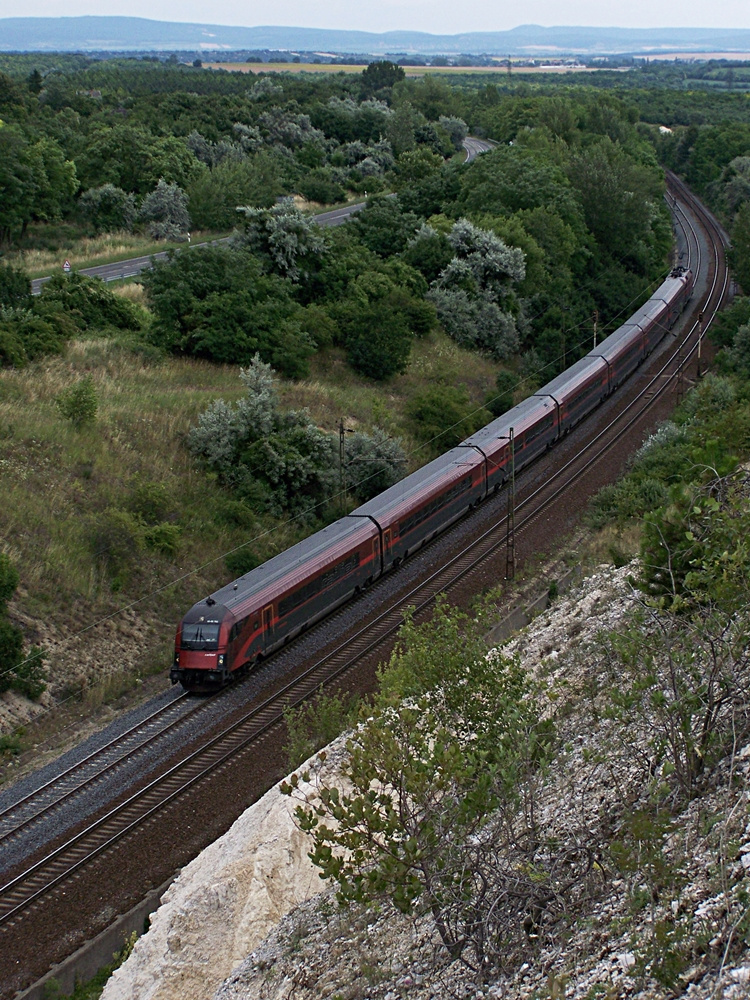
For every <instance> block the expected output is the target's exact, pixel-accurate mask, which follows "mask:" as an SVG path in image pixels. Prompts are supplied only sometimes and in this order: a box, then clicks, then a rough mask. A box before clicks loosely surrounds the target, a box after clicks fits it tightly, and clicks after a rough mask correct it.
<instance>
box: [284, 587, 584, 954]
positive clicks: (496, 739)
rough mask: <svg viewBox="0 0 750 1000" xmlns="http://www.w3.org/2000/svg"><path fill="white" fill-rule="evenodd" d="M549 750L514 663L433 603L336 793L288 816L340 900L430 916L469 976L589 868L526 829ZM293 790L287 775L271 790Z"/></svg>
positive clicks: (355, 739) (386, 676)
mask: <svg viewBox="0 0 750 1000" xmlns="http://www.w3.org/2000/svg"><path fill="white" fill-rule="evenodd" d="M405 696H406V700H402V699H403V698H404V697H405ZM551 747H552V738H551V732H550V731H548V730H547V729H545V727H544V726H543V725H542V724H541V722H540V718H539V710H538V707H537V704H536V701H535V698H534V696H533V692H532V690H531V687H530V685H529V682H528V678H527V677H526V675H525V674H524V672H523V671H522V670H521V669H520V666H519V665H518V663H517V662H516V661H515V660H513V659H509V658H507V657H504V656H503V655H502V654H500V653H499V652H498V651H493V653H491V654H487V653H486V652H485V650H484V648H483V644H482V641H481V638H480V637H479V634H478V632H477V629H476V626H472V623H470V621H469V620H468V619H467V618H466V616H464V615H461V614H458V613H456V614H455V615H451V614H450V612H449V611H448V609H447V607H446V606H445V605H444V604H442V605H440V606H439V607H438V609H437V611H436V614H435V617H434V619H433V621H432V622H429V623H426V624H425V625H421V626H418V625H415V624H414V623H413V622H412V621H411V619H409V620H408V621H407V624H406V626H405V628H404V629H403V631H402V633H401V636H400V640H399V645H398V648H397V650H396V651H395V652H394V654H393V656H392V658H391V661H390V663H389V665H388V667H387V668H386V669H385V670H383V671H382V672H381V694H380V695H379V697H378V699H377V702H376V705H375V707H374V709H372V710H368V713H367V718H366V720H365V721H363V722H362V723H361V725H360V726H359V728H358V729H357V730H356V732H355V733H354V735H353V736H352V738H351V740H350V741H349V744H348V749H349V759H348V762H347V764H346V765H345V767H344V775H343V777H344V781H345V787H346V790H345V791H344V790H341V789H339V788H337V787H322V788H319V789H317V794H316V797H315V798H314V799H313V800H312V801H311V802H310V803H309V804H303V805H300V806H298V808H297V811H296V816H297V820H298V822H299V824H300V826H301V828H302V829H304V830H306V831H307V832H309V833H310V835H311V837H312V840H313V849H312V851H311V852H310V857H311V858H312V860H313V863H314V864H315V865H316V866H317V867H319V868H320V870H321V874H322V875H323V877H325V878H330V879H331V880H332V881H333V882H334V883H335V884H336V887H337V895H338V897H339V899H340V900H341V901H342V902H352V901H356V902H362V903H364V904H366V905H371V904H372V902H374V901H376V900H378V899H381V898H384V897H387V898H388V899H390V900H391V902H392V903H393V904H394V905H395V906H396V908H397V909H399V910H401V911H402V912H404V913H430V914H431V915H432V918H433V920H434V922H435V926H436V928H437V930H438V932H439V934H440V936H441V939H442V941H443V944H444V945H445V947H446V948H447V950H448V952H449V953H450V954H451V955H452V956H453V957H460V958H462V960H464V961H465V962H467V963H468V964H470V965H471V966H472V967H473V968H474V969H476V970H477V972H479V973H480V974H481V973H482V972H483V971H486V970H487V968H488V967H490V966H491V965H493V964H495V963H500V962H502V961H504V960H505V959H506V958H507V956H508V954H509V953H510V952H511V951H516V952H517V951H519V950H520V948H521V947H522V942H525V943H526V946H527V945H528V939H527V937H526V933H525V930H524V925H525V923H526V921H531V923H532V924H533V925H540V924H541V923H542V922H543V920H544V915H545V914H546V913H547V912H549V911H550V910H551V909H554V908H555V907H556V906H557V905H558V903H559V901H560V899H561V898H562V897H563V896H564V894H565V892H566V891H567V888H568V887H569V884H570V880H571V878H573V879H580V878H581V876H582V872H583V871H585V870H587V869H588V866H589V865H590V858H589V857H588V856H587V851H586V850H585V849H582V850H580V851H579V850H578V849H577V847H575V846H574V845H571V844H561V843H559V842H558V843H556V844H552V843H550V844H544V845H543V843H542V841H543V838H541V836H540V831H539V830H538V829H534V820H533V800H534V795H533V790H532V789H533V784H534V782H535V780H536V778H538V777H539V776H540V775H541V773H542V772H543V769H544V762H545V760H546V759H547V758H548V756H549V754H550V752H551ZM297 787H299V776H297V775H295V776H293V777H292V779H291V781H290V782H289V783H288V784H287V785H286V786H285V788H284V790H285V791H286V792H287V793H289V794H292V793H293V791H294V789H295V788H297Z"/></svg>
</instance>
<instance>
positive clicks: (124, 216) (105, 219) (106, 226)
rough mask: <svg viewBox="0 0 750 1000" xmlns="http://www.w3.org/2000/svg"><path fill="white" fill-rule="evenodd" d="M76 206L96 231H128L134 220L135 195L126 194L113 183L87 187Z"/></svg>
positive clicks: (135, 210)
mask: <svg viewBox="0 0 750 1000" xmlns="http://www.w3.org/2000/svg"><path fill="white" fill-rule="evenodd" d="M78 208H79V210H80V212H81V214H82V215H83V216H84V218H86V219H88V221H89V222H90V223H91V224H92V226H93V227H94V229H95V230H96V232H97V233H112V232H116V231H117V230H119V229H124V230H127V231H128V232H130V230H132V228H133V224H134V223H135V220H136V215H137V209H136V206H135V195H133V194H127V193H126V192H125V191H123V190H122V188H118V187H115V185H114V184H102V185H101V187H97V188H89V189H88V191H84V192H83V194H82V195H81V197H80V198H79V200H78Z"/></svg>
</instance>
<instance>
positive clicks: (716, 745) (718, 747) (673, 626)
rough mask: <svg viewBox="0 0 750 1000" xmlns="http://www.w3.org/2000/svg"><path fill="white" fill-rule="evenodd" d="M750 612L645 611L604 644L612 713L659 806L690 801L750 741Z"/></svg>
mask: <svg viewBox="0 0 750 1000" xmlns="http://www.w3.org/2000/svg"><path fill="white" fill-rule="evenodd" d="M748 627H750V619H749V617H748V604H747V601H746V600H745V601H744V602H743V607H742V608H741V609H738V610H731V609H730V608H727V607H726V606H724V605H723V604H722V601H721V599H719V600H717V601H715V602H713V603H712V604H710V605H706V604H704V605H703V606H701V607H699V608H695V609H694V610H692V611H691V612H689V613H687V614H686V613H685V612H681V613H679V614H678V613H676V612H674V611H671V610H667V609H664V608H655V607H652V606H650V605H648V604H646V603H642V604H641V605H640V607H639V608H638V609H637V610H636V612H635V613H634V615H633V617H632V619H631V621H630V622H629V623H627V624H625V625H624V626H623V627H621V628H619V629H618V631H617V633H611V634H609V635H607V636H603V637H602V641H603V643H604V648H605V650H606V651H607V656H608V659H609V662H610V664H611V687H610V696H609V713H610V715H612V716H613V717H615V718H617V719H618V720H619V721H620V723H621V724H622V732H623V733H624V734H627V736H626V738H627V740H628V743H629V744H630V745H631V747H632V746H637V747H640V748H645V751H646V752H645V753H644V752H643V750H641V753H640V754H638V755H637V756H636V755H634V758H633V759H634V760H638V759H640V762H641V766H642V768H643V775H642V777H643V780H644V782H645V783H646V784H647V785H650V790H651V794H652V796H653V797H654V799H655V800H656V801H659V800H662V801H664V800H678V801H679V800H682V801H685V800H689V799H690V798H692V797H693V795H694V794H695V791H696V787H697V784H698V782H699V780H700V778H701V776H702V775H703V773H704V771H706V770H709V771H710V769H711V768H712V767H713V766H714V765H715V764H716V763H717V761H719V760H721V759H722V758H723V757H724V756H726V754H727V753H728V752H730V751H731V750H732V749H733V748H734V749H737V748H739V747H740V746H743V745H744V743H745V742H746V740H747V738H748V736H749V735H750V654H749V653H748V647H747V632H748Z"/></svg>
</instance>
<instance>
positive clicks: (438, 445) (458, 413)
mask: <svg viewBox="0 0 750 1000" xmlns="http://www.w3.org/2000/svg"><path fill="white" fill-rule="evenodd" d="M406 412H407V415H408V417H409V419H410V421H411V424H412V428H413V430H414V434H415V436H416V437H417V438H418V439H419V440H420V441H424V442H425V443H426V444H428V445H429V447H430V450H431V452H432V453H434V454H440V453H441V452H443V451H447V450H448V449H449V448H454V447H455V446H456V445H457V444H459V443H460V442H461V441H463V440H464V438H467V437H468V436H469V435H470V434H473V433H474V431H475V430H478V429H479V428H480V427H483V426H484V425H485V424H487V423H489V421H490V419H491V415H490V414H489V413H488V412H487V410H485V409H484V408H482V407H480V408H476V407H474V406H472V404H471V402H470V400H469V393H468V392H467V390H466V388H465V386H460V385H459V386H450V385H436V386H432V387H430V388H429V389H425V390H424V391H423V392H420V393H418V394H417V395H416V396H415V397H414V398H413V399H412V400H411V402H410V403H409V404H408V406H407V411H406Z"/></svg>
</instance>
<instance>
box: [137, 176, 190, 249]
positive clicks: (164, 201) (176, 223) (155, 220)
mask: <svg viewBox="0 0 750 1000" xmlns="http://www.w3.org/2000/svg"><path fill="white" fill-rule="evenodd" d="M187 205H188V197H187V195H186V194H185V192H184V191H183V190H182V188H181V187H179V186H178V185H177V184H168V183H167V182H166V181H165V180H164V178H163V177H162V178H161V179H160V180H159V183H158V184H157V185H156V187H155V188H154V190H153V191H151V192H150V193H149V194H147V195H146V197H145V198H144V199H143V202H142V204H141V208H140V212H139V215H140V218H141V219H145V220H146V222H147V223H148V231H149V234H150V235H151V236H152V237H153V238H154V239H157V240H174V239H180V238H181V237H182V235H183V233H186V232H187V231H188V229H190V215H189V213H188V208H187Z"/></svg>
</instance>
